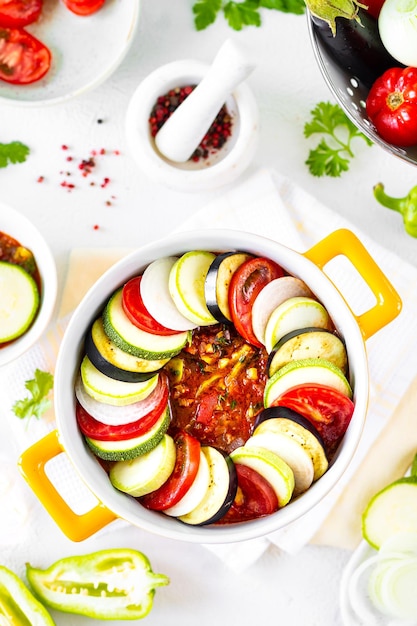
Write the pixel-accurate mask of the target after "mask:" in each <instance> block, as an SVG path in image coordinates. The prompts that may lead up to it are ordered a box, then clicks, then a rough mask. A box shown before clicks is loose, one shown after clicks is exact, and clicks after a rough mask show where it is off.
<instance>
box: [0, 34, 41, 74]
mask: <svg viewBox="0 0 417 626" xmlns="http://www.w3.org/2000/svg"><path fill="white" fill-rule="evenodd" d="M50 65H51V53H50V51H49V50H48V48H47V47H46V46H45V45H44V44H43V43H42V42H41V41H39V39H36V37H33V35H31V34H29V33H27V32H26V31H25V30H23V28H0V79H1V80H4V81H5V82H7V83H12V84H14V85H27V84H29V83H34V82H35V81H37V80H39V79H40V78H42V77H43V76H45V74H46V73H47V71H48V70H49V68H50Z"/></svg>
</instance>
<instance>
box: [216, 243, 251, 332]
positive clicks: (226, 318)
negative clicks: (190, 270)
mask: <svg viewBox="0 0 417 626" xmlns="http://www.w3.org/2000/svg"><path fill="white" fill-rule="evenodd" d="M252 256H253V255H252V254H249V253H247V252H237V251H232V252H223V253H222V254H218V255H217V256H216V258H215V259H214V261H213V262H212V264H211V265H210V267H209V270H208V272H207V276H206V280H205V283H204V293H205V298H206V305H207V308H208V310H209V311H210V313H211V314H212V316H213V317H214V318H215V319H216V320H217V321H218V322H222V323H223V324H231V323H232V316H231V313H230V309H229V286H230V280H231V278H232V276H233V274H234V273H235V271H236V270H237V268H238V267H240V266H241V265H242V263H244V262H245V261H247V260H248V259H250V258H252Z"/></svg>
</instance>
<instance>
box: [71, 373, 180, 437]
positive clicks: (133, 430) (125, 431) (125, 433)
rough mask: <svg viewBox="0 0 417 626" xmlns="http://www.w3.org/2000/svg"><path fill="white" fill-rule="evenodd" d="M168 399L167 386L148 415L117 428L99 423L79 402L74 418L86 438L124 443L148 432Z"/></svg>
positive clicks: (163, 409)
mask: <svg viewBox="0 0 417 626" xmlns="http://www.w3.org/2000/svg"><path fill="white" fill-rule="evenodd" d="M168 399H169V388H168V385H165V386H164V390H163V393H162V394H161V395H160V397H159V399H158V403H157V404H155V405H154V406H153V407H152V409H150V410H149V413H146V415H143V416H142V417H140V418H139V419H138V420H136V422H130V423H128V424H120V425H119V426H110V425H108V424H103V422H99V421H98V420H96V419H95V418H94V417H92V416H91V415H90V414H89V413H88V412H87V411H86V410H85V409H84V408H83V407H82V406H81V404H80V403H79V402H77V404H76V408H75V417H76V420H77V424H78V427H79V429H80V430H81V432H82V434H83V435H85V436H86V437H90V438H91V439H98V440H99V441H124V440H126V439H133V438H134V437H140V436H141V435H144V434H145V433H146V432H148V430H149V429H150V428H152V426H154V424H156V422H157V421H158V419H159V418H160V417H161V415H162V413H163V412H164V411H165V410H166V408H167V404H168Z"/></svg>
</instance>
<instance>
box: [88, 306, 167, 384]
mask: <svg viewBox="0 0 417 626" xmlns="http://www.w3.org/2000/svg"><path fill="white" fill-rule="evenodd" d="M84 349H85V352H86V354H87V356H88V358H89V359H90V361H91V363H92V364H93V365H94V366H95V367H96V368H97V369H98V370H99V371H100V372H101V373H102V374H105V375H106V376H109V378H114V379H115V380H120V381H123V382H126V383H140V382H141V381H143V380H148V378H152V376H154V375H155V373H156V371H157V370H159V369H161V368H162V367H163V366H164V365H165V364H166V363H167V362H168V361H169V359H160V360H154V361H150V360H147V359H141V358H139V357H136V356H133V354H129V353H128V352H125V351H124V350H122V349H121V348H119V347H118V346H116V344H115V343H114V342H113V341H112V340H111V339H110V338H109V337H108V336H107V335H106V333H105V332H104V328H103V320H102V318H101V317H100V318H98V319H96V320H95V322H94V323H93V324H92V326H91V328H90V329H89V330H88V332H87V334H86V336H85V342H84Z"/></svg>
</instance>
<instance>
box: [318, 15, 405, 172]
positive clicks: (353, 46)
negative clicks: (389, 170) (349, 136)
mask: <svg viewBox="0 0 417 626" xmlns="http://www.w3.org/2000/svg"><path fill="white" fill-rule="evenodd" d="M360 19H361V25H360V24H358V23H357V22H355V21H354V20H346V19H344V18H338V19H337V22H336V23H337V27H336V35H335V36H334V37H333V35H332V33H331V30H330V28H329V27H328V26H327V24H325V23H324V22H323V21H322V20H319V19H317V18H315V17H313V16H311V15H308V30H309V34H310V39H311V43H312V46H313V51H314V55H315V57H316V60H317V63H318V65H319V68H320V70H321V73H322V74H323V77H324V79H325V81H326V83H327V85H328V87H329V88H330V91H331V92H332V93H333V95H334V97H335V98H336V100H337V102H338V103H339V105H340V106H341V107H342V109H343V110H344V112H345V113H346V115H347V116H348V117H349V118H350V119H351V120H352V122H353V123H354V124H355V125H356V126H357V127H358V128H359V129H360V130H361V131H362V132H363V134H364V135H366V136H367V137H369V139H371V140H372V141H373V142H374V143H376V144H378V145H380V146H381V147H382V148H384V149H385V150H387V151H388V152H390V153H391V154H394V155H395V156H398V157H400V158H401V159H403V160H405V161H407V162H408V163H412V164H414V165H417V146H411V147H407V148H399V147H397V146H393V145H391V144H389V143H387V142H386V141H384V140H383V139H381V137H379V135H378V134H377V133H376V131H375V129H374V127H373V125H372V123H371V122H370V120H369V119H368V116H367V114H366V109H365V102H366V98H367V96H368V93H369V89H370V87H371V85H372V83H373V82H374V80H375V79H376V78H377V77H378V76H380V75H381V74H383V72H384V71H385V70H386V69H388V68H389V67H394V66H397V67H398V66H400V65H401V64H399V63H398V62H397V61H395V60H394V59H393V58H392V57H391V56H390V55H389V54H388V53H387V51H386V50H385V48H384V46H383V45H382V42H381V40H380V37H379V34H378V27H377V22H376V21H375V20H374V19H373V18H371V17H370V16H368V15H367V14H366V12H364V11H362V12H361V13H360ZM365 33H366V37H365V36H364V35H365Z"/></svg>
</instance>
